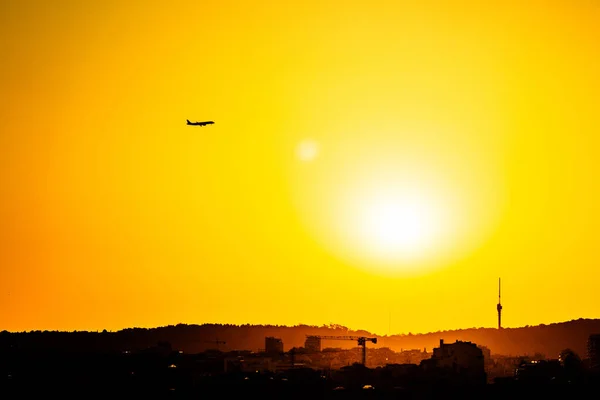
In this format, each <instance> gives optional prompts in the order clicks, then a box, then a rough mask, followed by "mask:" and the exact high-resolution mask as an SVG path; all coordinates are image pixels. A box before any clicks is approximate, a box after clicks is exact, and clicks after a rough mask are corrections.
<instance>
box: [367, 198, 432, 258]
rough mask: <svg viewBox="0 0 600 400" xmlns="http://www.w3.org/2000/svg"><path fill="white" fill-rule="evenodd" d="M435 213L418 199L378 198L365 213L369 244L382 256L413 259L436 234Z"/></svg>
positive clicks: (424, 202) (368, 205) (368, 206)
mask: <svg viewBox="0 0 600 400" xmlns="http://www.w3.org/2000/svg"><path fill="white" fill-rule="evenodd" d="M434 214H435V210H434V209H433V208H432V207H431V206H430V205H429V204H427V202H426V201H425V200H424V199H419V198H416V197H413V198H411V197H408V196H406V197H402V196H399V197H396V198H393V197H392V198H377V199H375V200H374V201H372V202H371V203H370V204H367V205H366V207H365V209H364V215H363V221H362V222H361V225H362V228H363V229H364V236H365V240H366V242H367V243H368V244H369V246H370V247H372V248H373V250H375V251H376V252H377V253H380V254H382V255H384V254H385V255H391V256H394V255H398V256H414V255H418V254H419V253H421V252H422V251H424V250H425V248H426V247H427V246H428V245H429V244H431V241H432V240H433V239H434V238H435V234H436V222H437V223H440V222H441V221H436V220H435V215H434Z"/></svg>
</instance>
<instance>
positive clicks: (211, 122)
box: [187, 119, 215, 126]
mask: <svg viewBox="0 0 600 400" xmlns="http://www.w3.org/2000/svg"><path fill="white" fill-rule="evenodd" d="M214 123H215V122H214V121H201V122H191V121H190V120H189V119H188V120H187V124H188V125H197V126H205V125H212V124H214Z"/></svg>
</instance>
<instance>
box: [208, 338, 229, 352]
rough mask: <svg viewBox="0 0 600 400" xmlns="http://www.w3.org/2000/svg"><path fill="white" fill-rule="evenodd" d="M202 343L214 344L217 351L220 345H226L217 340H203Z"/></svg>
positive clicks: (222, 341)
mask: <svg viewBox="0 0 600 400" xmlns="http://www.w3.org/2000/svg"><path fill="white" fill-rule="evenodd" d="M204 343H214V344H216V345H217V350H219V345H220V344H227V342H225V341H224V340H219V338H217V339H215V340H205V341H204Z"/></svg>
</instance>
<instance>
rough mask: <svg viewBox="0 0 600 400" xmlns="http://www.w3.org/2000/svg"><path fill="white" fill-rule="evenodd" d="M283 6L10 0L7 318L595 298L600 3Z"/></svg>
mask: <svg viewBox="0 0 600 400" xmlns="http://www.w3.org/2000/svg"><path fill="white" fill-rule="evenodd" d="M94 3H95V4H94ZM295 3H296V4H295V5H292V2H281V1H271V2H266V1H262V2H261V1H252V2H249V1H201V2H199V1H191V0H190V1H179V0H172V1H169V2H158V1H156V2H155V1H129V2H118V1H104V2H79V1H67V0H64V1H59V2H54V3H51V2H43V1H34V0H30V1H20V2H4V3H2V4H1V5H0V50H1V54H2V60H3V61H2V62H1V63H0V88H1V90H2V96H0V183H1V185H0V315H1V316H2V317H1V319H0V330H2V329H6V330H11V331H19V330H33V329H42V330H44V329H58V330H74V329H77V330H97V329H104V328H106V329H109V330H117V329H121V328H125V327H132V326H137V327H154V326H161V325H167V324H176V323H180V322H181V323H205V322H215V323H220V322H222V323H235V324H241V323H270V324H297V323H306V324H317V325H320V324H327V323H337V324H342V325H345V326H348V327H351V328H362V329H367V330H370V331H372V332H375V333H379V334H387V333H388V332H391V333H402V332H413V333H414V332H427V331H436V330H444V329H455V328H468V327H483V326H485V327H491V326H495V324H496V313H495V307H496V302H497V279H498V277H499V276H501V277H502V279H503V305H504V325H505V326H510V327H516V326H523V325H526V324H530V325H533V324H538V323H549V322H557V321H564V320H568V319H573V318H579V317H588V318H598V317H600V311H599V310H598V307H597V305H598V304H600V292H598V290H597V287H598V283H599V280H600V269H599V268H598V261H599V259H598V248H599V244H600V243H599V242H600V239H599V237H600V236H599V233H598V228H597V227H598V226H600V210H599V208H598V204H600V184H599V183H598V182H599V181H598V179H597V177H598V174H599V172H600V164H599V163H598V160H597V157H598V154H599V150H600V139H599V137H598V132H599V128H600V122H599V119H598V116H599V115H600V100H599V99H600V97H599V90H600V73H599V72H600V51H599V50H598V43H600V24H598V21H599V20H600V3H598V2H597V1H592V0H574V1H550V0H547V1H530V2H520V1H514V2H511V1H478V2H477V1H453V2H449V1H444V0H439V1H433V0H428V1H419V2H416V1H371V2H368V3H365V2H359V1H348V0H345V1H329V2H327V1H316V0H314V1H313V0H308V1H302V2H295ZM525 3H526V4H527V5H525ZM450 4H451V5H450ZM186 119H190V120H214V121H215V122H216V123H215V125H212V126H209V127H203V128H200V127H190V126H186V125H185V120H186ZM390 315H391V319H390ZM390 321H391V323H390Z"/></svg>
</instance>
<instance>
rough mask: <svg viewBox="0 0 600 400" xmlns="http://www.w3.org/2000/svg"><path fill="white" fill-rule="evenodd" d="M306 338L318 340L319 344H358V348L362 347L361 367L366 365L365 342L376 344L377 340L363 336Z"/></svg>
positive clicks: (316, 336)
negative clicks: (322, 342) (332, 342)
mask: <svg viewBox="0 0 600 400" xmlns="http://www.w3.org/2000/svg"><path fill="white" fill-rule="evenodd" d="M306 337H307V338H315V339H319V343H320V341H321V340H354V341H356V342H357V343H358V345H359V346H360V347H362V365H364V366H366V365H367V342H373V343H374V344H376V343H377V338H376V337H374V338H368V337H365V336H321V335H306Z"/></svg>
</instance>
